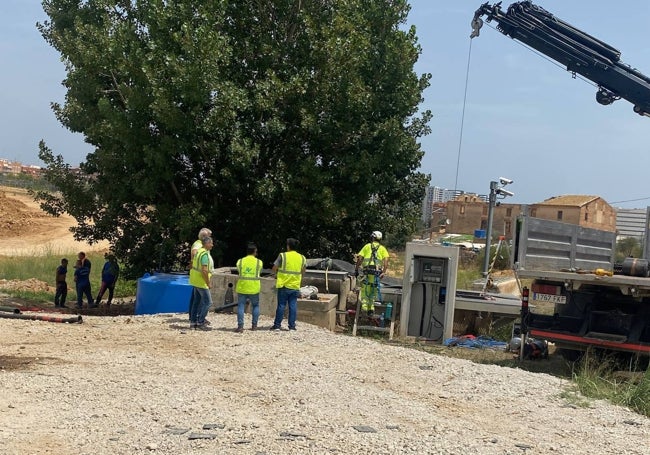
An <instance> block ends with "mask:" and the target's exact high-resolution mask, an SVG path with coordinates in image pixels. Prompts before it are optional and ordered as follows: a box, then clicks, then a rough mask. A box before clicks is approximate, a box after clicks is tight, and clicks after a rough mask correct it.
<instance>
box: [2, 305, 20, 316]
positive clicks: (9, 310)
mask: <svg viewBox="0 0 650 455" xmlns="http://www.w3.org/2000/svg"><path fill="white" fill-rule="evenodd" d="M0 311H4V312H6V313H15V314H20V309H18V308H16V307H14V306H0Z"/></svg>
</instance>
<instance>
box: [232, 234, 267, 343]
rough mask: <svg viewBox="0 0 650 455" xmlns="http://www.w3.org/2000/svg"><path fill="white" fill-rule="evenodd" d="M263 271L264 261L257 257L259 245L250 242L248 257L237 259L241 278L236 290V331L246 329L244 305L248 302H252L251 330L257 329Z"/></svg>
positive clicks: (247, 249) (247, 251) (247, 248)
mask: <svg viewBox="0 0 650 455" xmlns="http://www.w3.org/2000/svg"><path fill="white" fill-rule="evenodd" d="M261 272H262V261H260V260H259V259H257V246H256V245H255V244H254V243H249V244H248V247H246V257H243V258H241V259H240V260H238V261H237V273H238V274H239V279H238V280H237V286H236V287H235V292H237V328H236V329H235V332H237V333H241V332H243V331H244V307H245V306H246V302H250V304H251V312H252V313H253V323H252V325H251V330H257V320H258V319H259V317H260V289H261V287H262V285H261V283H260V273H261Z"/></svg>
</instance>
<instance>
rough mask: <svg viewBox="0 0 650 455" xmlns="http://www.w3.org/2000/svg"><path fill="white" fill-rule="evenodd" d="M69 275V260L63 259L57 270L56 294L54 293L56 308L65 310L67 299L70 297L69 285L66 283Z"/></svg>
mask: <svg viewBox="0 0 650 455" xmlns="http://www.w3.org/2000/svg"><path fill="white" fill-rule="evenodd" d="M67 273H68V260H67V259H65V258H63V259H61V265H59V266H58V267H57V268H56V292H55V293H54V306H55V307H59V308H65V307H66V306H65V299H66V297H67V296H68V283H67V282H66V281H65V278H66V275H67Z"/></svg>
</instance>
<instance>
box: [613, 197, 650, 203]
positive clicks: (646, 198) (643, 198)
mask: <svg viewBox="0 0 650 455" xmlns="http://www.w3.org/2000/svg"><path fill="white" fill-rule="evenodd" d="M648 199H650V196H649V197H640V198H638V199H628V200H627V201H614V202H610V204H623V203H624V202H637V201H647V200H648Z"/></svg>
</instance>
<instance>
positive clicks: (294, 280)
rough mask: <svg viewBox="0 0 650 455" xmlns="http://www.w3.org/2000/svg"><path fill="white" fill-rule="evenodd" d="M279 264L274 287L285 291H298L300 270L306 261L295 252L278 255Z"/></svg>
mask: <svg viewBox="0 0 650 455" xmlns="http://www.w3.org/2000/svg"><path fill="white" fill-rule="evenodd" d="M280 259H281V263H280V265H279V266H278V277H277V280H276V281H275V287H277V288H278V289H279V288H287V289H300V281H301V279H302V269H303V267H304V266H305V263H306V262H307V260H306V259H305V257H304V256H303V255H302V254H300V253H297V252H295V251H287V252H286V253H280Z"/></svg>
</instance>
